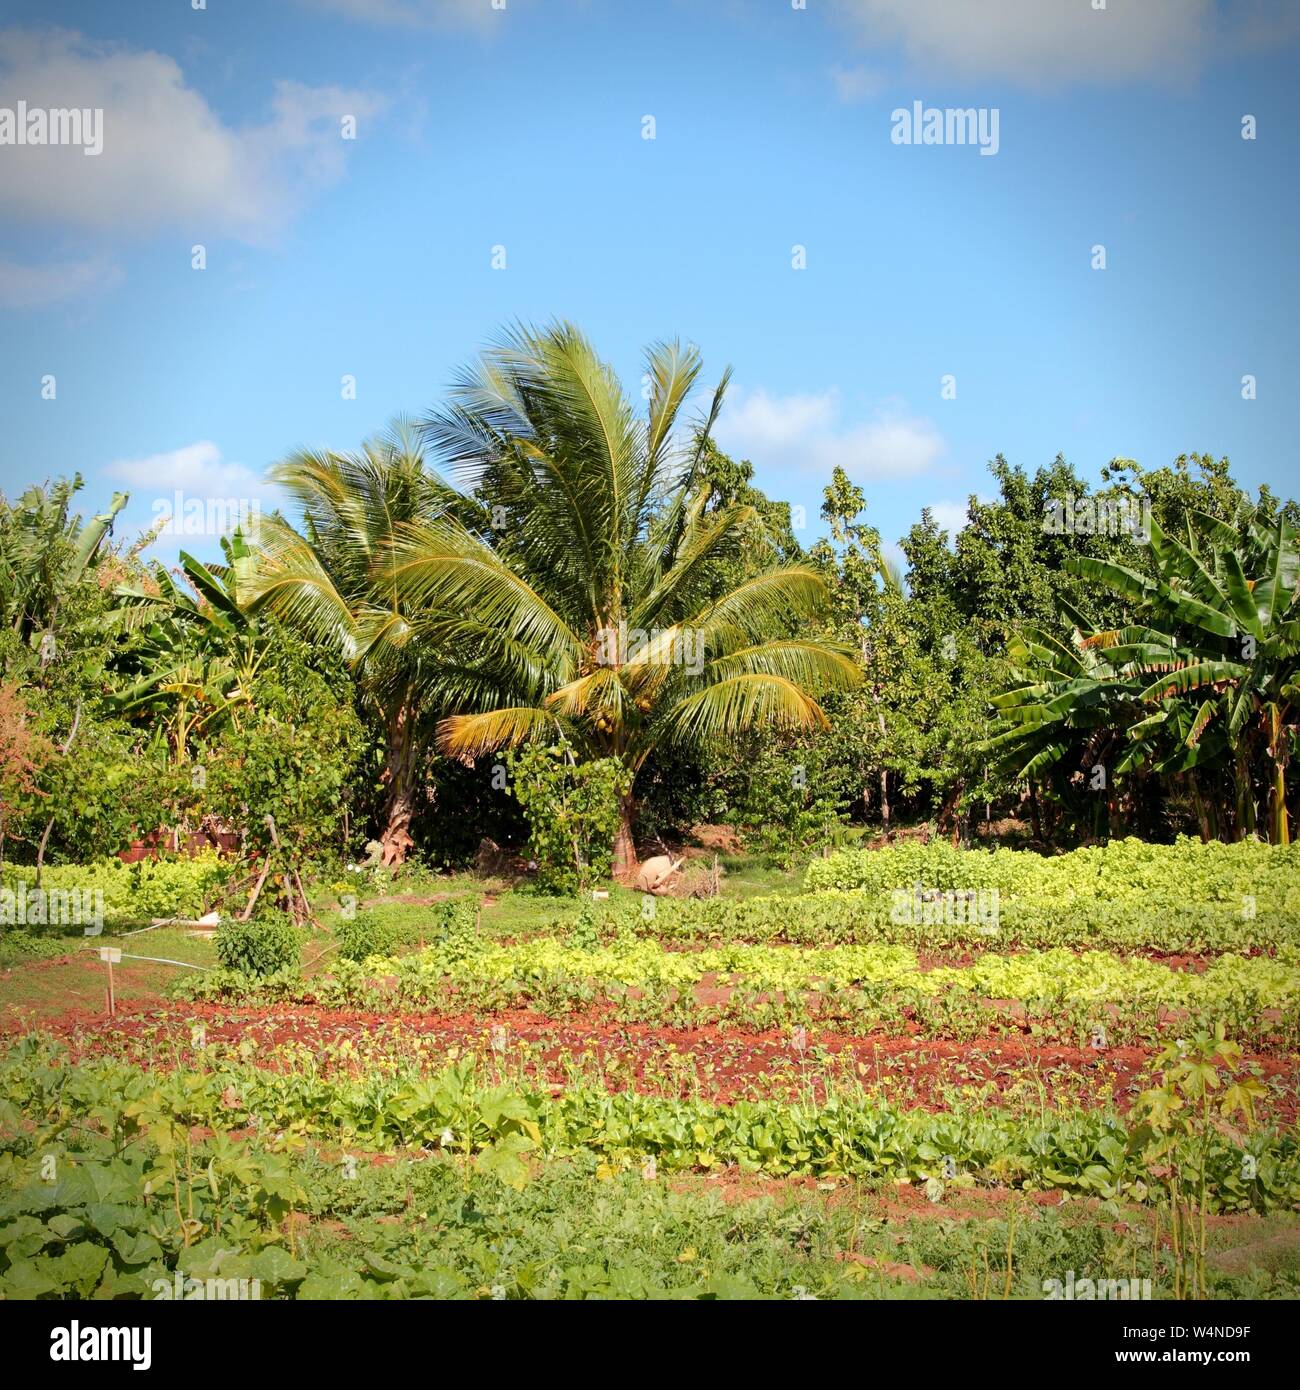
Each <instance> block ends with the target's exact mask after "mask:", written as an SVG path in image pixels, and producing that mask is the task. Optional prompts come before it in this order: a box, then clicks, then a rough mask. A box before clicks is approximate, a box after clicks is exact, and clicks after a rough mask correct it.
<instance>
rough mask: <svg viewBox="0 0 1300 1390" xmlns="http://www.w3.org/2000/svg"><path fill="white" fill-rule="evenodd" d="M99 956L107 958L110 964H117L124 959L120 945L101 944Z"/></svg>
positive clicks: (103, 958)
mask: <svg viewBox="0 0 1300 1390" xmlns="http://www.w3.org/2000/svg"><path fill="white" fill-rule="evenodd" d="M99 958H100V960H106V961H107V962H108V963H109V964H110V965H117V964H118V962H119V961H120V960H121V959H122V948H121V947H120V946H101V947H100V948H99Z"/></svg>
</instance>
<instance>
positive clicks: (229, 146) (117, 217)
mask: <svg viewBox="0 0 1300 1390" xmlns="http://www.w3.org/2000/svg"><path fill="white" fill-rule="evenodd" d="M19 100H22V101H25V102H26V103H27V106H28V109H29V110H30V109H33V108H60V107H79V108H90V109H92V110H93V109H96V108H98V109H102V111H103V151H102V153H100V154H99V155H97V156H94V157H88V156H87V155H86V152H85V151H84V150H83V149H81V148H79V147H77V146H70V145H63V146H52V145H27V146H15V145H7V146H4V147H2V148H0V213H3V214H4V215H5V216H7V217H14V218H21V219H24V220H28V221H32V222H38V223H46V222H56V223H60V224H73V225H76V226H81V227H86V228H90V229H93V230H96V231H103V230H106V229H120V230H126V231H151V230H153V229H154V228H156V227H159V226H169V227H183V228H185V229H186V233H187V234H189V235H193V236H194V237H195V238H196V239H197V240H199V241H201V240H203V238H204V237H205V236H207V237H212V236H222V235H229V236H233V237H236V238H239V239H240V240H243V241H245V242H250V243H258V242H262V241H265V240H267V239H268V238H270V237H272V236H273V235H274V234H275V232H276V231H277V230H278V229H279V228H281V227H282V226H283V225H284V224H285V223H286V222H287V221H288V220H289V219H290V218H291V217H292V216H293V215H294V213H296V212H297V211H298V209H299V208H300V207H301V205H302V204H303V203H304V202H305V201H306V199H307V198H308V197H309V196H310V195H311V194H312V193H313V192H315V191H316V190H318V189H320V188H321V187H324V186H326V185H328V184H330V183H333V182H335V181H336V180H337V179H339V178H340V177H341V176H342V174H343V172H344V168H345V165H346V160H347V155H348V152H349V150H351V149H353V148H355V146H354V145H353V144H352V142H351V141H348V140H344V139H343V138H342V134H341V124H340V123H341V120H342V118H343V117H344V116H345V115H352V116H355V117H356V118H357V121H358V129H359V132H360V133H361V134H364V128H365V121H366V119H368V118H369V117H371V116H373V115H374V114H375V113H376V112H377V111H378V110H379V109H380V102H379V100H378V99H377V98H375V97H373V96H371V95H369V94H367V93H364V92H359V91H348V90H344V89H341V88H338V87H306V86H303V85H301V84H299V83H296V82H278V83H276V84H275V86H274V88H273V90H272V93H271V109H270V115H269V117H266V118H264V119H261V120H260V121H256V122H253V121H249V122H245V123H242V124H240V125H238V126H234V125H228V124H226V123H225V122H224V121H223V120H222V118H221V117H220V116H219V115H218V114H217V113H216V112H215V111H214V110H213V109H212V108H211V107H210V106H209V105H208V103H207V102H206V100H205V99H204V98H203V97H202V96H201V95H200V94H199V93H198V92H196V91H195V90H194V89H193V88H191V87H189V86H187V85H186V82H185V76H184V74H183V73H182V71H181V68H180V66H179V64H178V63H177V62H176V61H175V59H173V58H170V57H168V56H167V55H166V54H163V53H156V52H153V51H149V50H133V49H129V48H127V47H125V46H124V45H122V44H116V43H100V42H96V41H92V40H89V39H85V38H83V37H82V36H80V35H79V34H75V33H71V32H69V31H67V30H41V31H39V32H38V31H33V30H22V29H8V30H3V31H0V106H6V107H9V108H13V107H14V106H15V105H16V103H17V102H18V101H19Z"/></svg>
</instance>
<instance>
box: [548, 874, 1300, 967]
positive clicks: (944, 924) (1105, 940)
mask: <svg viewBox="0 0 1300 1390" xmlns="http://www.w3.org/2000/svg"><path fill="white" fill-rule="evenodd" d="M976 891H978V890H976ZM901 906H902V909H903V910H900V904H898V903H896V902H895V900H894V898H893V896H892V894H889V893H886V894H879V893H873V892H869V891H865V890H859V889H849V890H843V889H831V890H825V891H818V892H810V893H805V894H803V895H802V896H800V897H794V898H792V897H753V898H727V897H719V898H710V899H705V900H677V899H672V898H662V899H655V900H651V902H650V904H648V905H647V906H646V907H645V908H643V909H642V910H640V911H637V910H635V909H630V908H628V909H624V910H622V911H620V912H611V913H607V914H606V915H605V917H604V918H603V919H595V918H593V921H595V922H596V926H597V931H598V932H601V931H605V930H607V928H608V927H609V926H613V927H615V928H616V929H617V928H622V929H624V930H631V931H634V932H636V933H638V934H640V935H644V936H647V937H653V938H656V939H659V940H664V941H690V942H701V941H714V942H733V941H748V942H757V943H762V942H789V943H791V944H794V945H808V946H822V945H825V946H830V945H836V944H839V943H846V944H860V945H865V944H868V943H871V942H893V943H898V944H900V945H908V946H912V947H915V948H917V949H920V950H926V951H942V950H950V949H960V950H969V949H971V948H972V947H978V948H979V949H985V948H987V947H988V946H990V945H995V944H996V945H997V946H999V947H1002V948H1004V949H1005V948H1010V947H1049V946H1073V947H1105V948H1107V949H1110V950H1117V951H1126V952H1138V951H1157V952H1164V953H1171V954H1172V953H1179V954H1189V955H1199V954H1208V953H1212V952H1218V951H1250V950H1256V949H1261V948H1262V949H1268V948H1271V947H1275V946H1280V945H1292V946H1300V912H1291V913H1284V912H1282V911H1280V910H1278V909H1276V908H1270V907H1267V906H1264V907H1259V908H1258V909H1257V910H1256V911H1255V912H1253V914H1252V915H1249V916H1245V915H1243V910H1242V907H1241V905H1240V903H1233V904H1228V903H1220V904H1215V903H1208V902H1204V903H1202V902H1197V903H1188V902H1172V901H1164V900H1162V901H1160V902H1156V903H1152V902H1149V901H1142V902H1128V901H1108V900H1105V899H1101V898H1095V899H1085V898H1075V899H1073V900H1069V901H1067V902H1065V903H1064V904H1062V903H1061V902H1058V901H1056V900H1055V899H1054V898H1052V897H1051V896H1050V895H1048V896H1045V897H1036V898H1029V897H1019V898H1013V897H1004V896H1001V895H999V899H998V904H997V915H996V920H995V921H992V922H989V921H981V920H980V911H981V909H982V908H985V907H987V901H981V900H979V899H978V898H977V899H975V900H973V901H972V900H967V899H964V898H960V897H957V896H956V893H955V890H937V896H936V895H935V894H930V895H928V896H926V897H925V898H922V899H915V898H914V897H913V896H912V894H911V893H909V894H908V898H907V901H906V903H905V904H902V905H901ZM556 925H557V927H558V926H559V924H558V923H557V924H556ZM986 928H990V929H989V930H986ZM569 929H570V931H572V930H573V928H572V927H570V928H569Z"/></svg>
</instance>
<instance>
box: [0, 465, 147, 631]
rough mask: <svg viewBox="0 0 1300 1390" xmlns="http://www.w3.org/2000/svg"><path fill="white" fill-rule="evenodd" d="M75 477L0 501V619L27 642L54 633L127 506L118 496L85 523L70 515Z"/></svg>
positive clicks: (124, 497)
mask: <svg viewBox="0 0 1300 1390" xmlns="http://www.w3.org/2000/svg"><path fill="white" fill-rule="evenodd" d="M81 487H82V479H81V475H80V474H79V473H78V474H76V475H74V476H73V477H72V478H71V479H66V478H61V479H59V480H58V481H57V482H54V483H46V484H45V485H44V486H43V487H29V488H28V489H27V490H26V492H24V493H23V494H22V496H21V497H19V498H18V499H17V501H16V502H14V503H10V502H8V501H7V500H5V499H4V498H3V497H0V614H2V615H3V618H4V622H5V623H6V625H7V626H9V627H10V628H12V629H13V630H14V631H15V632H17V633H18V634H19V635H20V636H21V637H22V638H23V639H24V640H25V641H27V640H34V639H35V638H36V637H37V636H38V635H39V634H40V633H42V632H48V631H50V630H51V629H52V627H53V624H54V620H55V616H56V615H57V613H58V609H59V605H60V603H61V602H62V601H63V599H64V597H65V596H66V595H67V594H68V593H70V592H71V591H72V589H73V588H75V587H76V585H77V583H78V582H79V581H80V580H81V579H82V577H83V576H84V575H85V574H86V572H87V570H89V569H91V568H93V567H94V566H95V564H97V563H98V561H99V558H100V555H101V553H102V550H103V545H104V541H105V539H106V538H107V537H108V536H109V535H110V534H111V532H112V529H113V522H114V520H115V519H116V517H117V515H118V513H119V512H120V511H121V510H122V508H123V507H125V506H126V503H127V494H126V493H124V492H117V493H114V494H113V498H112V500H111V502H110V503H109V505H108V509H107V510H106V511H104V512H101V513H100V514H99V515H97V516H94V517H92V518H91V519H90V521H88V522H84V523H83V521H82V519H81V517H80V516H79V515H77V514H74V513H72V511H71V504H72V499H73V498H74V497H75V496H76V494H77V493H78V492H79V491H80V490H81Z"/></svg>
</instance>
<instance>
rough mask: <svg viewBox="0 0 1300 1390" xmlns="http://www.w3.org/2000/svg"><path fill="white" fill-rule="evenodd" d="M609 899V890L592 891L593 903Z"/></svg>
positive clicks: (597, 889) (594, 889) (596, 889)
mask: <svg viewBox="0 0 1300 1390" xmlns="http://www.w3.org/2000/svg"><path fill="white" fill-rule="evenodd" d="M607 897H609V889H608V888H593V889H592V890H591V898H592V901H593V902H600V901H601V899H602V898H607Z"/></svg>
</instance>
